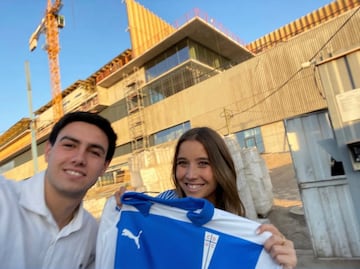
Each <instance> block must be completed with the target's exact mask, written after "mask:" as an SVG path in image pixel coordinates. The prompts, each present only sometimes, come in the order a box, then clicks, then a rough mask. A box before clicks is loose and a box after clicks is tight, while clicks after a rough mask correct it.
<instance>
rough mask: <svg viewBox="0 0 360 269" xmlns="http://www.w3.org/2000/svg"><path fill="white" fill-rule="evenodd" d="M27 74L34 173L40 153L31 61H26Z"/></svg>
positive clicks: (36, 169) (36, 170)
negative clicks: (36, 133)
mask: <svg viewBox="0 0 360 269" xmlns="http://www.w3.org/2000/svg"><path fill="white" fill-rule="evenodd" d="M25 74H26V85H27V97H28V104H29V114H30V131H31V154H32V158H33V164H34V174H36V173H37V172H38V170H39V168H38V153H37V143H36V135H35V117H34V113H33V110H32V96H31V83H30V68H29V62H28V61H26V62H25Z"/></svg>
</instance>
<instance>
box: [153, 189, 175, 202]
mask: <svg viewBox="0 0 360 269" xmlns="http://www.w3.org/2000/svg"><path fill="white" fill-rule="evenodd" d="M156 197H157V198H160V199H165V200H167V199H176V198H179V197H178V195H177V194H176V192H175V190H167V191H164V192H162V193H160V194H159V195H158V196H156Z"/></svg>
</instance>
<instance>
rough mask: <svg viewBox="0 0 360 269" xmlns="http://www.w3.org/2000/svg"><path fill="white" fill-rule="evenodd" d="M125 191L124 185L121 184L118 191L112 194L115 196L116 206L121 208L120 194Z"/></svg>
mask: <svg viewBox="0 0 360 269" xmlns="http://www.w3.org/2000/svg"><path fill="white" fill-rule="evenodd" d="M125 191H126V187H124V186H121V187H120V188H119V190H118V191H116V192H115V194H114V196H115V200H116V205H117V207H118V208H121V206H122V203H121V196H122V195H123V194H124V192H125Z"/></svg>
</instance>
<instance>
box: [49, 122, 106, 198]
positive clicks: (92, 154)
mask: <svg viewBox="0 0 360 269" xmlns="http://www.w3.org/2000/svg"><path fill="white" fill-rule="evenodd" d="M108 146H109V143H108V139H107V136H106V135H105V133H104V132H103V131H102V130H101V129H99V128H98V127H97V126H95V125H93V124H89V123H86V122H72V123H69V124H68V125H66V126H65V127H64V128H63V129H62V130H61V131H60V132H59V134H58V136H57V138H56V141H55V143H54V145H51V144H50V143H47V145H46V149H45V160H46V162H47V163H48V168H47V171H46V176H45V179H46V181H45V182H46V183H45V184H46V185H45V186H46V190H47V193H48V195H51V194H56V195H59V194H60V195H61V196H63V197H69V198H75V199H77V198H82V197H83V196H84V195H85V194H86V191H87V190H88V189H89V188H90V187H91V186H92V185H94V184H95V182H96V180H97V179H98V177H99V176H101V175H102V174H103V173H104V172H105V170H106V168H107V167H108V165H109V162H108V161H105V157H106V153H107V151H108Z"/></svg>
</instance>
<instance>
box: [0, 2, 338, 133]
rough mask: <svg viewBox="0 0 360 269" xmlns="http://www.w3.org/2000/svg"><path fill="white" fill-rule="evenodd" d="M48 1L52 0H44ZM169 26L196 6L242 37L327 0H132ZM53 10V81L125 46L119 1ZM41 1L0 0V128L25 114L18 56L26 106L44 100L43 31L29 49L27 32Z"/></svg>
mask: <svg viewBox="0 0 360 269" xmlns="http://www.w3.org/2000/svg"><path fill="white" fill-rule="evenodd" d="M52 1H54V0H52ZM137 2H138V3H140V4H141V5H143V6H145V7H146V8H147V9H149V10H150V11H152V12H153V13H155V14H156V15H158V16H159V17H160V18H162V19H163V20H165V21H167V22H168V23H170V24H172V25H175V24H176V23H177V22H179V21H180V22H184V18H185V17H186V15H187V14H193V13H192V11H193V10H194V9H195V8H197V9H200V11H201V14H207V15H208V16H209V17H210V18H214V20H215V21H216V22H218V23H219V24H221V25H222V26H223V28H224V29H226V30H227V31H229V32H230V33H232V34H233V35H235V36H236V37H238V38H239V39H240V40H242V41H243V43H244V44H247V43H250V42H251V41H254V40H256V39H258V38H260V37H262V36H264V35H266V34H268V33H270V32H272V31H274V30H276V29H278V28H280V27H282V26H284V25H286V24H288V23H290V22H292V21H294V20H296V19H298V18H300V17H302V16H304V15H306V14H308V13H310V12H312V11H314V10H316V9H318V8H320V7H322V6H324V5H327V4H329V3H330V2H332V1H331V0H257V1H244V0H224V1H221V2H220V1H214V0H181V1H175V0H137ZM62 3H63V7H62V9H61V10H60V12H59V14H61V15H63V16H65V27H64V28H63V29H60V32H59V43H60V47H61V50H60V53H59V66H60V77H61V88H62V89H63V90H64V89H66V88H67V87H69V86H71V85H72V84H73V83H74V82H76V81H77V80H79V79H80V80H84V79H87V78H88V77H90V76H91V75H92V74H93V73H94V72H96V71H97V70H99V69H100V68H102V67H103V66H104V65H105V64H106V63H108V62H109V61H111V60H112V59H113V58H115V57H116V56H118V55H119V54H120V53H122V52H123V51H124V50H126V49H128V48H131V45H130V36H129V33H128V32H126V28H127V14H126V7H125V3H124V1H123V0H62ZM46 5H47V0H31V1H29V0H1V1H0V13H2V14H1V19H0V21H1V23H0V36H1V39H0V71H1V72H0V79H1V86H2V87H1V90H0V101H1V105H0V134H1V133H3V132H5V131H6V130H8V129H9V128H10V127H12V126H13V125H14V124H16V123H17V122H18V121H20V120H21V119H22V118H29V117H30V106H29V101H28V100H29V99H28V90H27V89H28V83H27V79H26V72H25V62H27V63H28V66H29V70H30V73H29V74H30V80H29V83H30V87H31V96H32V98H31V100H32V102H31V110H32V111H36V110H38V109H39V108H40V107H42V106H43V105H45V104H46V103H48V102H49V101H50V100H51V86H50V72H49V61H48V55H47V51H46V50H44V49H43V47H44V45H45V35H44V34H42V35H41V36H40V38H39V41H38V47H37V48H36V49H35V50H34V51H33V52H30V51H29V44H28V41H29V38H30V36H31V34H32V33H33V32H34V31H35V29H36V27H37V26H38V25H39V24H40V22H41V19H42V18H43V17H44V14H45V10H46Z"/></svg>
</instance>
